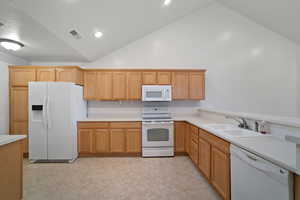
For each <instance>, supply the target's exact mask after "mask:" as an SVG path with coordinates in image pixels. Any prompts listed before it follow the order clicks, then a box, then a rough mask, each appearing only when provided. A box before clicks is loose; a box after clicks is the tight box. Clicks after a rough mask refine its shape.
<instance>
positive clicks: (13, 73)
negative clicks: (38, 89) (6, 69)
mask: <svg viewBox="0 0 300 200" xmlns="http://www.w3.org/2000/svg"><path fill="white" fill-rule="evenodd" d="M31 81H36V70H35V69H34V68H25V67H24V68H10V85H11V86H13V87H19V86H20V87H26V86H28V82H31Z"/></svg>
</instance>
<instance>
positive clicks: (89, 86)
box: [84, 72, 97, 100]
mask: <svg viewBox="0 0 300 200" xmlns="http://www.w3.org/2000/svg"><path fill="white" fill-rule="evenodd" d="M84 98H85V99H89V100H96V99H97V72H85V73H84Z"/></svg>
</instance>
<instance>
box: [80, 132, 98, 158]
mask: <svg viewBox="0 0 300 200" xmlns="http://www.w3.org/2000/svg"><path fill="white" fill-rule="evenodd" d="M78 151H79V153H93V152H94V130H93V129H79V130H78Z"/></svg>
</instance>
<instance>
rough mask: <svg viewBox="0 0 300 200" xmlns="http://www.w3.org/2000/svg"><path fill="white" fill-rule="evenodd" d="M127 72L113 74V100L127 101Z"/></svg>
mask: <svg viewBox="0 0 300 200" xmlns="http://www.w3.org/2000/svg"><path fill="white" fill-rule="evenodd" d="M126 85H127V77H126V72H113V99H114V100H126V98H127V95H126V94H127V91H126V89H127V86H126Z"/></svg>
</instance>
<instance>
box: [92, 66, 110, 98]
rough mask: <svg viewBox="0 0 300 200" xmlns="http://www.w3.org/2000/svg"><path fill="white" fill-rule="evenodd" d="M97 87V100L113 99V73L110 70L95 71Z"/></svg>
mask: <svg viewBox="0 0 300 200" xmlns="http://www.w3.org/2000/svg"><path fill="white" fill-rule="evenodd" d="M95 87H96V88H97V96H96V98H97V99H98V100H113V91H112V89H113V73H112V72H104V71H103V72H97V82H96V83H95Z"/></svg>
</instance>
